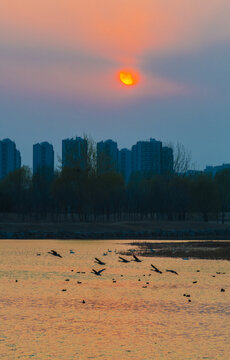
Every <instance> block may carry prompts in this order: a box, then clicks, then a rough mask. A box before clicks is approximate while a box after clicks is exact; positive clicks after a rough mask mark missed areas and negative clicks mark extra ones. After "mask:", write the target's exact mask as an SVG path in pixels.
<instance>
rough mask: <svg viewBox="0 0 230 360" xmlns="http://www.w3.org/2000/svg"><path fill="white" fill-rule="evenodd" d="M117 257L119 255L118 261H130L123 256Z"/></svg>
mask: <svg viewBox="0 0 230 360" xmlns="http://www.w3.org/2000/svg"><path fill="white" fill-rule="evenodd" d="M118 257H119V259H120V260H118V261H120V262H124V263H128V262H130V261H129V260H127V259H125V258H123V257H121V256H118Z"/></svg>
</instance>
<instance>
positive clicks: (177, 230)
mask: <svg viewBox="0 0 230 360" xmlns="http://www.w3.org/2000/svg"><path fill="white" fill-rule="evenodd" d="M0 239H41V240H42V239H63V240H64V239H92V240H93V239H95V240H97V239H108V240H109V239H124V240H126V239H127V240H132V239H133V240H135V239H136V240H138V239H139V240H230V226H229V224H216V223H203V222H191V221H185V222H169V221H133V222H131V221H123V222H107V223H71V222H69V223H68V222H65V223H22V222H21V223H15V222H14V223H12V222H8V223H0Z"/></svg>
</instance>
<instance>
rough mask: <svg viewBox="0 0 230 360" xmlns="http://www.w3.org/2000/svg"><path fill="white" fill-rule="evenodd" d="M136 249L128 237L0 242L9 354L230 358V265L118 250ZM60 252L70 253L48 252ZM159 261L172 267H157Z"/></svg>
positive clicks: (0, 293) (3, 345)
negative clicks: (121, 256)
mask: <svg viewBox="0 0 230 360" xmlns="http://www.w3.org/2000/svg"><path fill="white" fill-rule="evenodd" d="M127 246H128V245H127V240H126V241H117V240H108V241H106V240H102V241H98V240H93V241H86V240H84V241H79V240H78V241H67V240H65V241H60V240H47V241H45V240H41V241H38V240H31V241H30V240H25V241H24V240H2V241H0V357H1V359H4V360H6V359H7V360H11V359H12V360H13V359H31V358H34V359H36V360H40V359H42V360H45V359H53V360H57V359H64V360H71V359H80V360H84V359H100V360H108V359H113V360H117V359H119V360H123V359H135V360H152V359H167V360H171V359H173V360H175V359H177V360H179V359H183V360H186V359H213V360H217V359H224V360H226V359H230V348H229V346H227V344H228V343H229V333H230V322H229V315H230V295H229V294H230V287H229V285H230V263H229V262H227V261H213V260H188V261H185V260H182V259H171V258H142V260H143V261H142V262H141V263H136V262H133V261H132V262H130V263H127V264H123V263H120V262H118V254H117V253H116V252H115V249H116V250H117V251H119V250H123V249H126V248H127ZM51 249H55V250H56V251H57V252H59V253H60V254H62V256H63V258H58V257H54V256H52V255H50V254H47V252H48V251H50V250H51ZM108 249H110V250H111V251H109V252H108ZM70 250H73V252H74V254H71V253H70ZM37 253H40V254H41V255H40V256H37ZM103 253H107V255H106V256H103ZM95 256H96V257H98V258H100V259H101V260H103V261H104V262H106V265H105V268H106V270H105V271H104V272H103V273H102V275H101V276H95V275H94V274H92V273H91V269H92V268H95V269H97V270H98V269H100V268H102V267H101V266H100V265H97V264H95V263H94V257H95ZM151 263H153V264H154V265H155V266H157V267H158V268H159V269H161V270H162V271H163V274H157V273H155V272H154V271H150V264H151ZM166 269H174V270H176V271H177V272H178V274H179V275H178V276H177V275H175V274H172V273H167V272H165V270H166ZM71 270H74V271H71ZM197 270H200V271H199V272H197ZM216 272H221V273H223V272H224V273H225V274H216ZM214 276H215V277H214ZM67 279H69V281H66V280H67ZM16 280H18V281H17V282H16ZM115 281H116V282H115ZM193 281H197V283H193ZM147 283H149V284H147ZM221 288H223V289H225V292H221ZM63 289H66V291H62V290H63ZM184 294H187V295H190V297H185V296H183V295H184ZM83 300H84V301H85V303H83ZM189 300H191V302H189Z"/></svg>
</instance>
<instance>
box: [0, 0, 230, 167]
mask: <svg viewBox="0 0 230 360" xmlns="http://www.w3.org/2000/svg"><path fill="white" fill-rule="evenodd" d="M123 69H131V70H132V71H134V73H135V74H138V78H139V81H138V82H137V83H136V85H135V86H130V87H128V86H125V85H123V84H121V82H120V81H119V76H118V75H119V71H120V70H123ZM229 87H230V1H229V0H202V1H201V0H192V1H189V0H116V1H115V0H110V1H108V0H65V1H59V0H39V1H36V0H1V1H0V109H1V114H0V139H3V138H5V137H9V138H11V139H12V140H15V142H16V144H17V147H18V149H19V150H20V151H21V154H22V162H23V164H27V165H30V166H31V165H32V145H33V144H34V143H35V142H40V141H49V142H51V143H52V144H53V145H54V149H55V153H56V155H57V153H58V154H59V155H60V154H61V140H62V139H63V138H66V137H73V136H82V135H83V134H84V133H87V134H89V135H91V136H92V137H93V138H94V139H95V140H96V141H99V140H103V139H108V138H112V139H113V140H115V141H117V142H118V146H119V148H122V147H128V148H129V147H131V145H132V144H134V143H135V142H136V141H137V140H146V139H149V138H150V137H153V138H156V139H159V140H162V141H163V142H166V143H167V142H173V143H176V142H177V141H179V142H181V143H183V144H184V146H185V147H186V148H187V149H188V150H191V152H192V158H193V161H194V162H195V164H196V166H197V167H198V168H201V169H202V168H204V167H205V166H206V165H207V164H212V165H216V164H220V163H223V162H225V163H230V140H229V138H230V90H229Z"/></svg>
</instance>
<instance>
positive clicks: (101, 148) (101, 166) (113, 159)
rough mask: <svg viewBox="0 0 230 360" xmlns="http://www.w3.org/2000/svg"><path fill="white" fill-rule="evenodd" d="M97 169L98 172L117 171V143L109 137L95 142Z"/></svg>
mask: <svg viewBox="0 0 230 360" xmlns="http://www.w3.org/2000/svg"><path fill="white" fill-rule="evenodd" d="M97 169H98V172H99V173H105V172H108V171H118V148H117V143H116V142H115V141H113V140H111V139H109V140H106V141H100V142H98V143H97Z"/></svg>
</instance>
